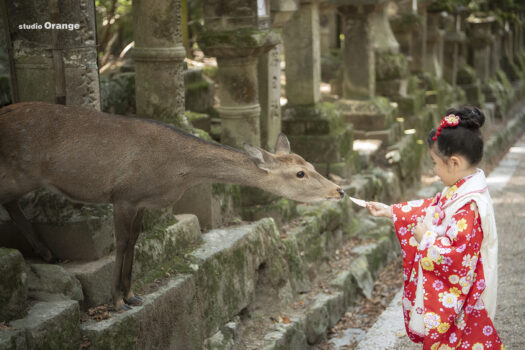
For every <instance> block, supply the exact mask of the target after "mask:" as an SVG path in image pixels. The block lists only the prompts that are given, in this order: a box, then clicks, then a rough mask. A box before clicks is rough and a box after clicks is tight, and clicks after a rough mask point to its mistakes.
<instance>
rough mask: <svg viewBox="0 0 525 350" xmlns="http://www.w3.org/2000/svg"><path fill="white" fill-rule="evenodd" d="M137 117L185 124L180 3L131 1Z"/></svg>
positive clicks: (179, 124) (165, 0)
mask: <svg viewBox="0 0 525 350" xmlns="http://www.w3.org/2000/svg"><path fill="white" fill-rule="evenodd" d="M133 28H134V39H135V47H134V49H133V52H132V53H133V59H134V61H135V72H136V77H135V94H136V104H137V116H139V117H145V118H151V119H157V120H161V121H164V122H167V123H171V124H174V125H177V126H183V125H184V79H183V72H182V71H183V60H184V57H186V50H185V48H184V46H183V44H182V27H181V0H174V1H170V0H160V1H155V2H151V1H146V0H134V1H133Z"/></svg>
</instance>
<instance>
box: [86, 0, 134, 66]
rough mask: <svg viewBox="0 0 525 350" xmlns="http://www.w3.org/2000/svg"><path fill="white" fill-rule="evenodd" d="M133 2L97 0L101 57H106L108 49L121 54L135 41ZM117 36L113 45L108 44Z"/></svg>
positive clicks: (112, 52)
mask: <svg viewBox="0 0 525 350" xmlns="http://www.w3.org/2000/svg"><path fill="white" fill-rule="evenodd" d="M131 4H132V1H131V0H95V9H96V13H97V16H96V21H97V44H98V49H99V57H100V58H102V57H104V55H105V54H106V50H109V51H110V53H111V54H114V55H119V54H120V52H121V51H122V50H123V49H124V48H125V47H126V45H128V44H129V43H130V42H132V41H133V17H132V13H131ZM115 36H116V38H115V39H114V40H113V43H112V45H108V44H109V43H110V41H111V39H112V38H113V37H115Z"/></svg>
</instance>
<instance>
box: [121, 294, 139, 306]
mask: <svg viewBox="0 0 525 350" xmlns="http://www.w3.org/2000/svg"><path fill="white" fill-rule="evenodd" d="M124 301H125V302H126V304H128V305H133V306H140V305H142V299H141V298H139V297H138V296H136V295H133V296H132V297H129V298H127V299H125V300H124Z"/></svg>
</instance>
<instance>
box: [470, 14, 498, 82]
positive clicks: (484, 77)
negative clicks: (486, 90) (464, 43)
mask: <svg viewBox="0 0 525 350" xmlns="http://www.w3.org/2000/svg"><path fill="white" fill-rule="evenodd" d="M494 21H495V18H494V17H483V18H480V17H474V16H470V17H469V18H468V22H469V25H470V28H471V33H470V36H469V38H470V40H469V45H470V47H471V49H472V66H473V67H474V69H475V70H476V73H477V76H478V77H479V79H480V80H481V82H482V83H486V82H488V80H489V77H490V47H491V45H492V42H493V40H494V37H493V36H492V33H491V27H492V23H493V22H494Z"/></svg>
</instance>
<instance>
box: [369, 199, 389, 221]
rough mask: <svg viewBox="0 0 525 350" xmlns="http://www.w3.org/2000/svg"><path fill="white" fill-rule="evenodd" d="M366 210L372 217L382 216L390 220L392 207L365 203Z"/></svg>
mask: <svg viewBox="0 0 525 350" xmlns="http://www.w3.org/2000/svg"><path fill="white" fill-rule="evenodd" d="M366 209H368V211H369V212H370V214H372V216H383V217H386V218H392V207H391V206H389V205H386V204H383V203H378V202H366Z"/></svg>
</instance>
